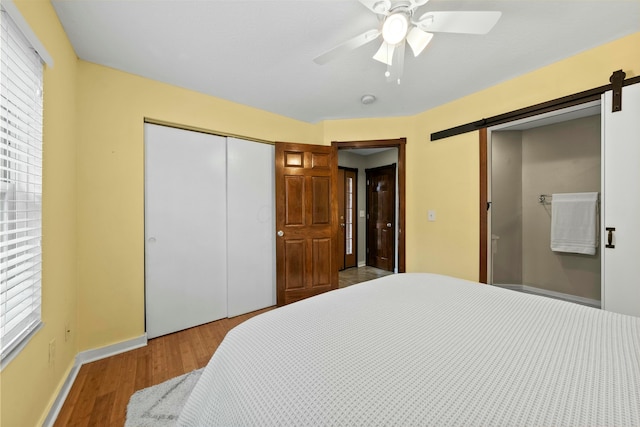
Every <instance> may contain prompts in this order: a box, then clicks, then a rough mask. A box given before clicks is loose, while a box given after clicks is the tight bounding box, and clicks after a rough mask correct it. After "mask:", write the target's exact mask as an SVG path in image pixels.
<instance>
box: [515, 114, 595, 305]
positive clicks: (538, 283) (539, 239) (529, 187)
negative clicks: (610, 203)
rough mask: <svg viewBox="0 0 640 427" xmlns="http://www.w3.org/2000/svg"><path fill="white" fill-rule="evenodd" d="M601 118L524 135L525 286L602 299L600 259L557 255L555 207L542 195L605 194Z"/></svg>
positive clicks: (581, 120)
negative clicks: (552, 237) (552, 244)
mask: <svg viewBox="0 0 640 427" xmlns="http://www.w3.org/2000/svg"><path fill="white" fill-rule="evenodd" d="M600 158H601V154H600V116H599V115H597V116H591V117H586V118H581V119H576V120H571V121H567V122H562V123H558V124H554V125H549V126H544V127H539V128H534V129H530V130H525V131H523V132H522V224H523V227H522V259H523V264H522V279H523V281H522V283H523V284H525V285H529V286H535V287H537V288H542V289H548V290H552V291H556V292H562V293H565V294H570V295H576V296H580V297H584V298H590V299H594V300H600V248H598V250H597V253H596V255H595V256H592V255H580V254H570V253H562V252H552V251H551V249H550V230H551V204H541V203H540V202H539V195H540V194H552V193H577V192H590V191H597V192H600Z"/></svg>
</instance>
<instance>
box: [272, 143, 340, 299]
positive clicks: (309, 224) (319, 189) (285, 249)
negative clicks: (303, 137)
mask: <svg viewBox="0 0 640 427" xmlns="http://www.w3.org/2000/svg"><path fill="white" fill-rule="evenodd" d="M275 161H276V172H275V174H276V278H277V285H276V289H277V303H278V305H279V306H281V305H285V304H289V303H291V302H294V301H297V300H300V299H303V298H307V297H310V296H313V295H316V294H319V293H322V292H326V291H329V290H331V289H336V288H337V287H338V263H337V255H338V251H337V247H336V243H337V234H338V233H337V217H336V218H334V214H333V212H334V210H332V206H333V205H336V204H337V191H336V188H337V168H334V167H333V165H334V163H335V159H334V154H333V150H332V148H331V147H327V146H319V145H307V144H291V143H280V142H279V143H276V157H275ZM335 212H336V213H337V209H336V210H335ZM336 216H337V215H336Z"/></svg>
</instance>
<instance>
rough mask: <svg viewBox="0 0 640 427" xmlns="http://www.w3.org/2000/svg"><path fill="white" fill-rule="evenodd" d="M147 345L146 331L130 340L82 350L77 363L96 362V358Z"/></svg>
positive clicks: (77, 357)
mask: <svg viewBox="0 0 640 427" xmlns="http://www.w3.org/2000/svg"><path fill="white" fill-rule="evenodd" d="M146 345H147V334H146V333H145V334H144V335H141V336H139V337H138V338H133V339H130V340H128V341H122V342H119V343H115V344H111V345H108V346H106V347H101V348H96V349H93V350H87V351H81V352H80V353H78V355H77V356H76V363H80V365H84V364H85V363H90V362H95V361H96V360H100V359H104V358H106V357H111V356H115V355H116V354H120V353H124V352H125V351H130V350H135V349H136V348H140V347H144V346H146Z"/></svg>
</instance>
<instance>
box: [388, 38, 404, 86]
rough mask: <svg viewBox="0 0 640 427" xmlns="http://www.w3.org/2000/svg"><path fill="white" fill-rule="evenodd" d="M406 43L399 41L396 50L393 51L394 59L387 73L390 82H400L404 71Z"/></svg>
mask: <svg viewBox="0 0 640 427" xmlns="http://www.w3.org/2000/svg"><path fill="white" fill-rule="evenodd" d="M405 46H406V43H404V42H402V43H398V44H397V45H396V46H395V50H394V51H393V61H392V63H391V64H389V65H388V67H387V72H386V73H385V75H386V76H387V81H388V82H397V83H398V84H400V78H401V77H402V74H403V73H404V50H405Z"/></svg>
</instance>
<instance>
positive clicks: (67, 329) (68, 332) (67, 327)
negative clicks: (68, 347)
mask: <svg viewBox="0 0 640 427" xmlns="http://www.w3.org/2000/svg"><path fill="white" fill-rule="evenodd" d="M69 337H71V324H69V322H64V342H67V341H69Z"/></svg>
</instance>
